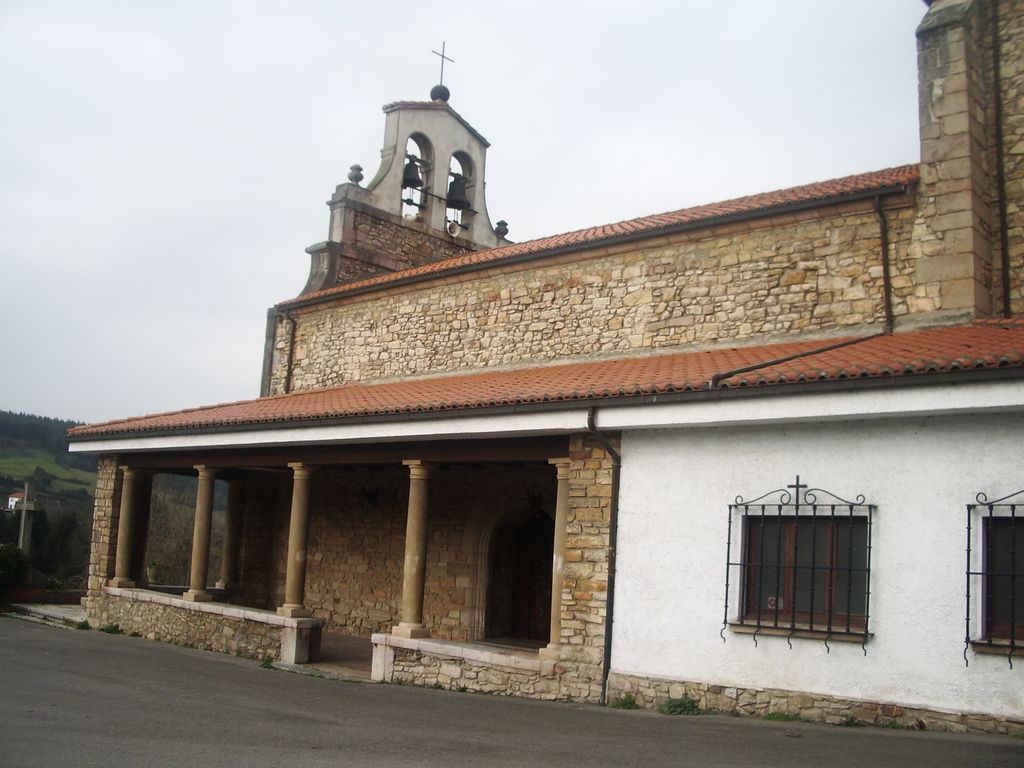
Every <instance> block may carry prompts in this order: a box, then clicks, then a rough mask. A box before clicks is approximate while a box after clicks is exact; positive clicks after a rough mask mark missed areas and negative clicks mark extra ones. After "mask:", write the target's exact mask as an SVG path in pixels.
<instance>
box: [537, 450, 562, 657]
mask: <svg viewBox="0 0 1024 768" xmlns="http://www.w3.org/2000/svg"><path fill="white" fill-rule="evenodd" d="M548 463H549V464H553V465H554V466H555V469H556V470H557V473H558V475H557V476H558V495H557V496H556V498H555V541H554V547H553V548H552V553H551V636H550V641H549V642H548V645H547V647H546V648H543V649H542V650H541V652H540V653H541V657H542V658H543V659H546V660H548V661H558V657H559V653H560V652H561V648H562V584H563V583H564V582H565V529H566V519H567V518H568V515H569V459H567V458H566V459H550V460H549V461H548Z"/></svg>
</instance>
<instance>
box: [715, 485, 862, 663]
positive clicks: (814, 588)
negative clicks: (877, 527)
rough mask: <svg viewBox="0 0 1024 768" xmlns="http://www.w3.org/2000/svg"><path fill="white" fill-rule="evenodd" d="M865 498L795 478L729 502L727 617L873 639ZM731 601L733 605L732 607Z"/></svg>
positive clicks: (738, 623) (754, 626)
mask: <svg viewBox="0 0 1024 768" xmlns="http://www.w3.org/2000/svg"><path fill="white" fill-rule="evenodd" d="M873 512H874V506H873V505H870V504H866V503H865V500H864V497H863V496H858V497H857V500H856V501H853V502H851V501H846V500H845V499H842V498H840V497H839V496H836V495H835V494H832V493H831V492H829V491H825V490H823V489H820V488H808V486H807V485H806V484H803V483H801V482H800V478H799V476H798V477H797V478H796V482H795V483H793V484H791V485H788V486H786V487H785V488H781V489H778V490H775V491H770V492H768V493H766V494H762V495H761V496H758V497H757V498H756V499H753V500H752V501H745V500H744V499H743V498H742V497H737V498H736V501H735V503H733V504H731V505H730V506H729V527H728V537H727V540H728V545H727V567H726V599H725V617H724V621H723V637H724V631H725V628H726V627H727V626H731V627H732V628H733V629H736V630H739V631H747V632H752V633H753V634H754V637H755V640H756V639H757V634H758V633H760V632H764V633H766V634H785V635H787V636H789V637H792V636H811V637H821V638H823V639H825V640H826V641H827V640H828V639H829V638H831V637H836V638H837V639H839V638H843V637H845V638H848V639H859V640H861V642H862V643H863V642H864V641H866V639H867V636H868V607H869V599H870V594H871V593H870V583H869V582H870V578H869V577H870V570H871V522H872V514H873ZM730 606H731V607H730Z"/></svg>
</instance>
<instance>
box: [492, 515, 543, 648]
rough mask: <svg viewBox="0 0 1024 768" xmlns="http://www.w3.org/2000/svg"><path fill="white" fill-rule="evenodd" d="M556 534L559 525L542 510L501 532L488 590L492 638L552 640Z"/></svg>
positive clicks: (497, 533) (495, 545)
mask: <svg viewBox="0 0 1024 768" xmlns="http://www.w3.org/2000/svg"><path fill="white" fill-rule="evenodd" d="M554 530H555V526H554V521H553V520H552V519H551V517H550V516H549V515H547V514H545V513H544V511H543V510H541V509H540V507H539V505H537V506H536V507H535V509H534V511H533V512H532V513H531V514H530V515H529V516H528V517H527V518H526V519H525V520H520V521H515V522H511V523H509V524H506V525H499V526H498V527H497V528H496V529H495V531H494V535H493V537H492V539H491V547H490V579H489V585H488V589H487V616H486V629H485V634H486V636H487V637H488V638H490V639H507V640H517V641H523V642H528V643H531V644H532V643H541V644H543V643H546V642H547V641H548V639H549V635H550V631H551V615H550V612H551V556H552V551H553V542H554Z"/></svg>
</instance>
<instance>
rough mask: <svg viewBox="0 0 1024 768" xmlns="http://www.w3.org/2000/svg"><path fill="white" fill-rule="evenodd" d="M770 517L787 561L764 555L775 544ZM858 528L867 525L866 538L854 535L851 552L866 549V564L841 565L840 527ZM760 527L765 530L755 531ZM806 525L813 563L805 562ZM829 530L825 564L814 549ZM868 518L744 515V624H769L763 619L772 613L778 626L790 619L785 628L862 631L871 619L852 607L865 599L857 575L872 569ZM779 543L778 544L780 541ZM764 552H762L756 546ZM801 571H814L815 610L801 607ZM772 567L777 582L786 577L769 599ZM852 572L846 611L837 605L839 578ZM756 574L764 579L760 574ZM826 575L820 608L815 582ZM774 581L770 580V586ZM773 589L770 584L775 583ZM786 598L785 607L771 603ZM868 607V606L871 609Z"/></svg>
mask: <svg viewBox="0 0 1024 768" xmlns="http://www.w3.org/2000/svg"><path fill="white" fill-rule="evenodd" d="M765 520H770V521H773V522H777V523H778V526H779V529H780V531H781V538H782V539H783V541H782V542H781V547H779V549H780V550H781V552H782V554H784V562H783V563H782V564H781V565H775V564H767V565H766V564H765V562H764V560H765V558H764V556H763V552H764V550H763V548H762V547H763V546H764V545H765V543H766V542H767V546H769V547H770V546H772V542H771V540H770V539H771V535H770V534H767V535H763V533H764V529H765V523H764V521H765ZM847 526H848V528H849V530H850V531H851V533H852V532H854V531H857V530H859V529H861V527H863V541H859V542H857V543H854V541H853V539H854V537H853V536H850V539H849V541H850V543H849V546H848V552H847V555H848V556H851V555H852V551H853V550H854V549H855V548H860V549H862V550H863V555H864V561H863V563H857V564H852V563H848V564H847V565H845V566H844V565H840V564H838V563H839V560H840V558H841V544H840V542H839V529H840V528H841V527H847ZM756 528H760V529H761V531H757V530H755V529H756ZM801 528H807V529H810V531H812V532H813V533H812V539H811V541H812V542H813V543H812V553H811V563H810V565H804V564H801V562H800V552H799V543H800V539H801V538H802V537H801V530H800V529H801ZM821 534H824V536H822V538H823V539H824V538H827V541H825V545H824V547H823V549H824V553H823V554H825V556H826V560H825V562H822V563H818V562H817V557H816V555H817V552H816V548H815V547H814V545H815V544H817V539H818V536H819V535H821ZM867 536H868V527H867V516H866V515H831V514H829V515H815V514H812V515H783V514H776V515H758V514H754V515H749V514H748V515H745V516H744V533H743V546H744V548H745V550H746V553H745V556H744V562H745V564H746V567H745V568H744V569H743V579H744V585H743V589H742V590H741V597H742V604H741V608H740V615H741V616H742V617H743V620H744V623H751V620H753V623H755V624H762V625H763V624H764V622H763V620H762V619H763V617H764V616H765V614H766V613H767V614H768V615H769V617H770V618H771V620H772V627H773V628H778V627H779V626H780V624H779V618H780V617H783V618H785V617H788V618H789V623H788V624H785V623H784V624H785V626H787V627H789V628H792V627H798V628H800V629H805V630H808V631H815V630H819V631H820V630H822V629H825V630H826V631H829V632H832V631H836V628H837V627H838V628H840V629H839V631H842V632H845V633H850V632H854V633H859V632H863V630H864V627H865V622H866V620H867V614H866V612H860V611H852V610H850V603H852V602H853V599H854V598H855V597H857V598H858V599H859V598H860V597H861V595H860V594H859V590H855V589H854V587H853V584H854V578H853V575H854V573H863V574H864V577H865V580H866V579H867V577H868V576H869V574H870V572H869V570H868V568H867ZM777 546H778V543H777ZM755 549H756V550H758V551H757V552H756V553H755V552H754V550H755ZM801 569H809V570H810V572H811V582H810V586H811V590H810V600H811V603H812V604H811V606H810V608H809V609H808V608H801V607H800V603H801V602H802V601H801V600H800V599H798V596H796V592H797V590H798V589H799V587H798V584H797V582H798V578H799V577H798V574H797V571H798V570H801ZM766 571H769V572H772V571H777V572H778V573H777V574H776V580H777V581H781V584H780V585H779V586H780V587H781V589H780V590H778V591H777V593H776V595H768V596H767V600H765V599H764V598H765V595H764V586H765V584H766V580H765V579H764V573H765V572H766ZM844 571H845V572H846V574H847V580H846V584H847V586H846V590H845V592H846V601H845V602H846V604H847V609H846V610H842V608H841V607H839V608H837V607H836V604H837V603H840V602H842V601H841V599H840V596H839V594H838V592H839V589H841V588H840V587H839V582H840V580H841V578H842V575H843V572H844ZM755 572H756V576H757V577H758V578H755ZM819 575H820V576H821V577H823V579H822V580H823V582H824V583H823V584H822V587H821V589H822V591H821V598H822V608H821V609H816V608H815V607H814V602H815V592H816V589H815V586H816V582H817V579H816V577H817V576H819ZM770 581H771V579H770V578H769V579H768V580H767V583H769V584H770ZM769 589H770V587H769ZM755 590H758V594H756V595H755V594H754V592H755ZM779 596H782V597H783V598H784V600H783V604H782V605H779V604H778V602H776V605H775V606H772V605H771V601H772V598H773V597H774V598H776V601H777V598H778V597H779ZM766 602H767V603H768V605H767V606H765V605H764V604H765V603H766ZM865 610H866V608H865Z"/></svg>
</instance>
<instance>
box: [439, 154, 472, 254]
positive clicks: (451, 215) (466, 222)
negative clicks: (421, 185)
mask: <svg viewBox="0 0 1024 768" xmlns="http://www.w3.org/2000/svg"><path fill="white" fill-rule="evenodd" d="M448 177H449V184H448V198H451V195H452V191H453V188H454V187H455V186H456V185H457V184H461V188H462V191H463V193H464V194H465V198H466V200H468V201H469V207H468V208H454V207H452V206H451V204H450V201H446V203H445V206H446V207H445V221H446V226H448V227H449V232H450V233H451V234H457V233H458V230H462V231H468V230H469V228H470V227H471V226H472V224H473V216H474V215H475V214H476V211H475V210H474V203H473V201H474V200H475V199H476V168H475V166H474V165H473V159H472V158H471V157H470V156H469V155H468V154H466V153H465V152H463V151H461V150H457V151H455V152H453V153H452V156H451V157H450V158H449V159H448ZM455 228H457V229H455Z"/></svg>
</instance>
